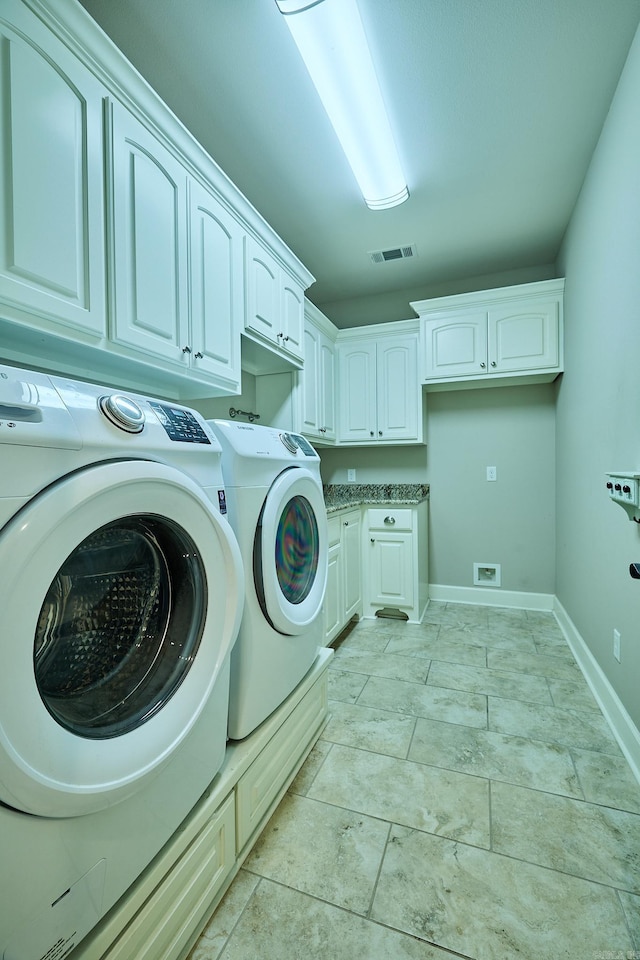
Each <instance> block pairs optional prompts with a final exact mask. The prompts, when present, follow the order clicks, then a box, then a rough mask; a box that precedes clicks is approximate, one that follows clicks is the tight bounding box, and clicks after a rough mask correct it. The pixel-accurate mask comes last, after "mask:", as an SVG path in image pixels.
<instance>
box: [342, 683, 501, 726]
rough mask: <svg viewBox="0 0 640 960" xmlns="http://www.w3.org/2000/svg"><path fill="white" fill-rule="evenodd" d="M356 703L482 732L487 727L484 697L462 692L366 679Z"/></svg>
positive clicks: (418, 684) (419, 684) (485, 700)
mask: <svg viewBox="0 0 640 960" xmlns="http://www.w3.org/2000/svg"><path fill="white" fill-rule="evenodd" d="M358 703H359V704H363V705H365V706H370V707H377V706H380V707H382V708H383V709H384V710H395V711H397V712H398V713H404V714H407V715H408V716H412V717H425V718H427V719H430V720H445V721H447V722H448V723H463V724H465V725H467V726H469V727H481V728H483V729H484V728H486V726H487V698H486V697H485V696H483V695H482V694H476V693H465V692H464V691H463V690H450V689H447V688H446V687H436V686H426V685H425V684H423V683H405V682H403V681H401V680H387V679H384V678H382V677H370V678H369V681H368V683H367V684H366V685H365V686H364V688H363V690H362V693H361V694H360V696H359V697H358Z"/></svg>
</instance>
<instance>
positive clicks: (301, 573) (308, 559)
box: [254, 467, 328, 635]
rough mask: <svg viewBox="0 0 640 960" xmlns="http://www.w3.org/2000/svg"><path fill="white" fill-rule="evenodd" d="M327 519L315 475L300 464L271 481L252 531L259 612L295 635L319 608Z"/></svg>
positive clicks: (324, 579) (324, 571) (282, 630)
mask: <svg viewBox="0 0 640 960" xmlns="http://www.w3.org/2000/svg"><path fill="white" fill-rule="evenodd" d="M327 540H328V536H327V520H326V508H325V504H324V500H323V497H322V487H321V486H320V484H319V483H318V480H317V479H316V478H315V477H314V476H313V474H312V473H310V472H309V471H308V470H306V469H305V468H304V467H292V468H291V469H289V470H285V471H284V472H283V473H281V474H280V475H279V476H278V477H277V478H276V480H275V481H274V483H273V484H272V485H271V488H270V489H269V492H268V494H267V497H266V499H265V502H264V506H263V508H262V514H261V518H260V522H259V525H258V529H257V531H256V548H255V552H254V578H255V582H256V590H257V593H258V597H259V599H260V602H261V604H262V607H263V611H264V613H265V614H266V616H267V617H268V619H269V620H270V622H271V623H272V625H273V626H274V627H275V629H276V630H278V631H279V632H280V633H284V634H291V635H297V634H301V633H303V632H304V630H305V629H306V628H307V627H308V626H309V625H310V624H311V623H312V622H313V621H314V620H315V618H316V617H317V616H318V614H319V613H320V609H321V607H322V602H323V600H324V594H325V589H326V585H327V550H328V547H327Z"/></svg>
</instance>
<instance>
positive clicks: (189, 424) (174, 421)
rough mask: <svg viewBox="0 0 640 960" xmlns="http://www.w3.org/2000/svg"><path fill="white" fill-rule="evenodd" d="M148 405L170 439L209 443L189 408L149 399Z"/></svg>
mask: <svg viewBox="0 0 640 960" xmlns="http://www.w3.org/2000/svg"><path fill="white" fill-rule="evenodd" d="M149 406H150V407H151V408H152V410H153V411H154V412H155V414H156V415H157V417H158V420H159V421H160V423H161V424H162V426H163V427H164V429H165V431H166V433H167V436H168V437H169V439H170V440H182V441H183V442H184V443H211V440H209V437H208V436H207V435H206V433H205V432H204V430H203V429H202V427H201V426H200V424H199V423H198V421H197V420H196V418H195V417H194V415H193V413H192V412H191V411H190V410H184V409H183V408H182V407H171V406H168V405H167V404H164V403H155V402H153V401H149Z"/></svg>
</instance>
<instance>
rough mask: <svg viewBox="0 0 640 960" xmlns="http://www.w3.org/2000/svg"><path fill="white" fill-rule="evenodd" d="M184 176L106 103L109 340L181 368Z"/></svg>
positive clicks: (184, 291)
mask: <svg viewBox="0 0 640 960" xmlns="http://www.w3.org/2000/svg"><path fill="white" fill-rule="evenodd" d="M186 215H187V207H186V173H185V172H184V170H183V168H182V167H181V165H180V164H179V163H178V161H177V160H175V158H174V157H173V156H172V155H171V154H170V153H169V152H168V150H166V149H165V148H164V147H163V146H162V144H161V143H160V142H159V141H157V140H156V139H155V138H154V137H153V136H152V135H151V134H150V133H149V131H147V130H146V128H145V127H143V126H142V124H141V123H140V122H139V121H138V120H137V119H136V118H135V117H133V116H132V115H131V114H129V113H128V112H127V111H126V110H125V109H124V108H122V107H121V106H120V105H119V104H114V105H113V239H114V263H115V316H114V331H113V333H114V339H115V340H117V341H119V342H120V343H126V344H128V345H130V346H134V347H138V348H140V349H144V350H145V351H151V352H152V353H155V354H158V355H160V356H162V357H165V358H168V359H172V360H175V361H177V362H180V363H184V362H185V354H184V353H183V349H184V347H186V346H187V347H188V346H189V344H188V316H187V289H186V288H187V273H186V270H187V264H186V251H187V242H186V240H187V238H186Z"/></svg>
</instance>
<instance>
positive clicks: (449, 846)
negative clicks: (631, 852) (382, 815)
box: [371, 827, 632, 960]
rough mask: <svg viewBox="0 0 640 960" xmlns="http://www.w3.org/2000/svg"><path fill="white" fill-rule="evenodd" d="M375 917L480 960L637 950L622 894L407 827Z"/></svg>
mask: <svg viewBox="0 0 640 960" xmlns="http://www.w3.org/2000/svg"><path fill="white" fill-rule="evenodd" d="M371 916H372V919H374V920H378V921H379V922H380V923H384V924H386V925H388V926H390V927H394V928H395V929H397V930H404V931H406V932H407V933H410V934H413V935H414V936H416V937H422V938H424V939H425V940H428V941H430V942H433V943H436V944H438V945H439V946H441V947H446V948H448V949H449V950H455V951H458V952H459V953H460V954H462V955H463V956H464V957H472V958H474V960H507V958H509V960H511V958H515V957H518V958H519V960H578V958H584V960H592V958H595V957H597V956H598V953H599V952H600V951H605V950H611V949H612V948H613V947H615V949H616V950H619V951H621V954H620V955H621V956H624V955H625V954H624V953H623V952H622V951H627V950H630V949H631V948H632V941H631V936H630V934H629V932H628V930H627V926H626V923H625V918H624V913H623V910H622V906H621V904H620V901H619V900H618V897H617V894H616V891H615V890H612V889H610V888H609V887H606V886H602V885H600V884H596V883H590V882H589V881H587V880H582V879H578V878H576V877H571V876H567V875H565V874H561V873H556V872H555V871H553V870H547V869H544V868H543V867H539V866H535V865H533V864H529V863H522V862H521V861H519V860H514V859H512V858H510V857H504V856H500V855H498V854H496V853H492V852H490V851H488V850H480V849H478V848H474V847H469V846H466V845H464V844H461V843H455V842H453V841H451V840H445V839H443V838H442V837H435V836H432V835H430V834H426V833H420V832H418V831H411V830H408V829H406V828H402V827H394V828H393V830H392V832H391V836H390V840H389V844H388V846H387V851H386V853H385V858H384V862H383V865H382V870H381V872H380V879H379V881H378V887H377V890H376V895H375V899H374V902H373V908H372V911H371Z"/></svg>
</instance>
